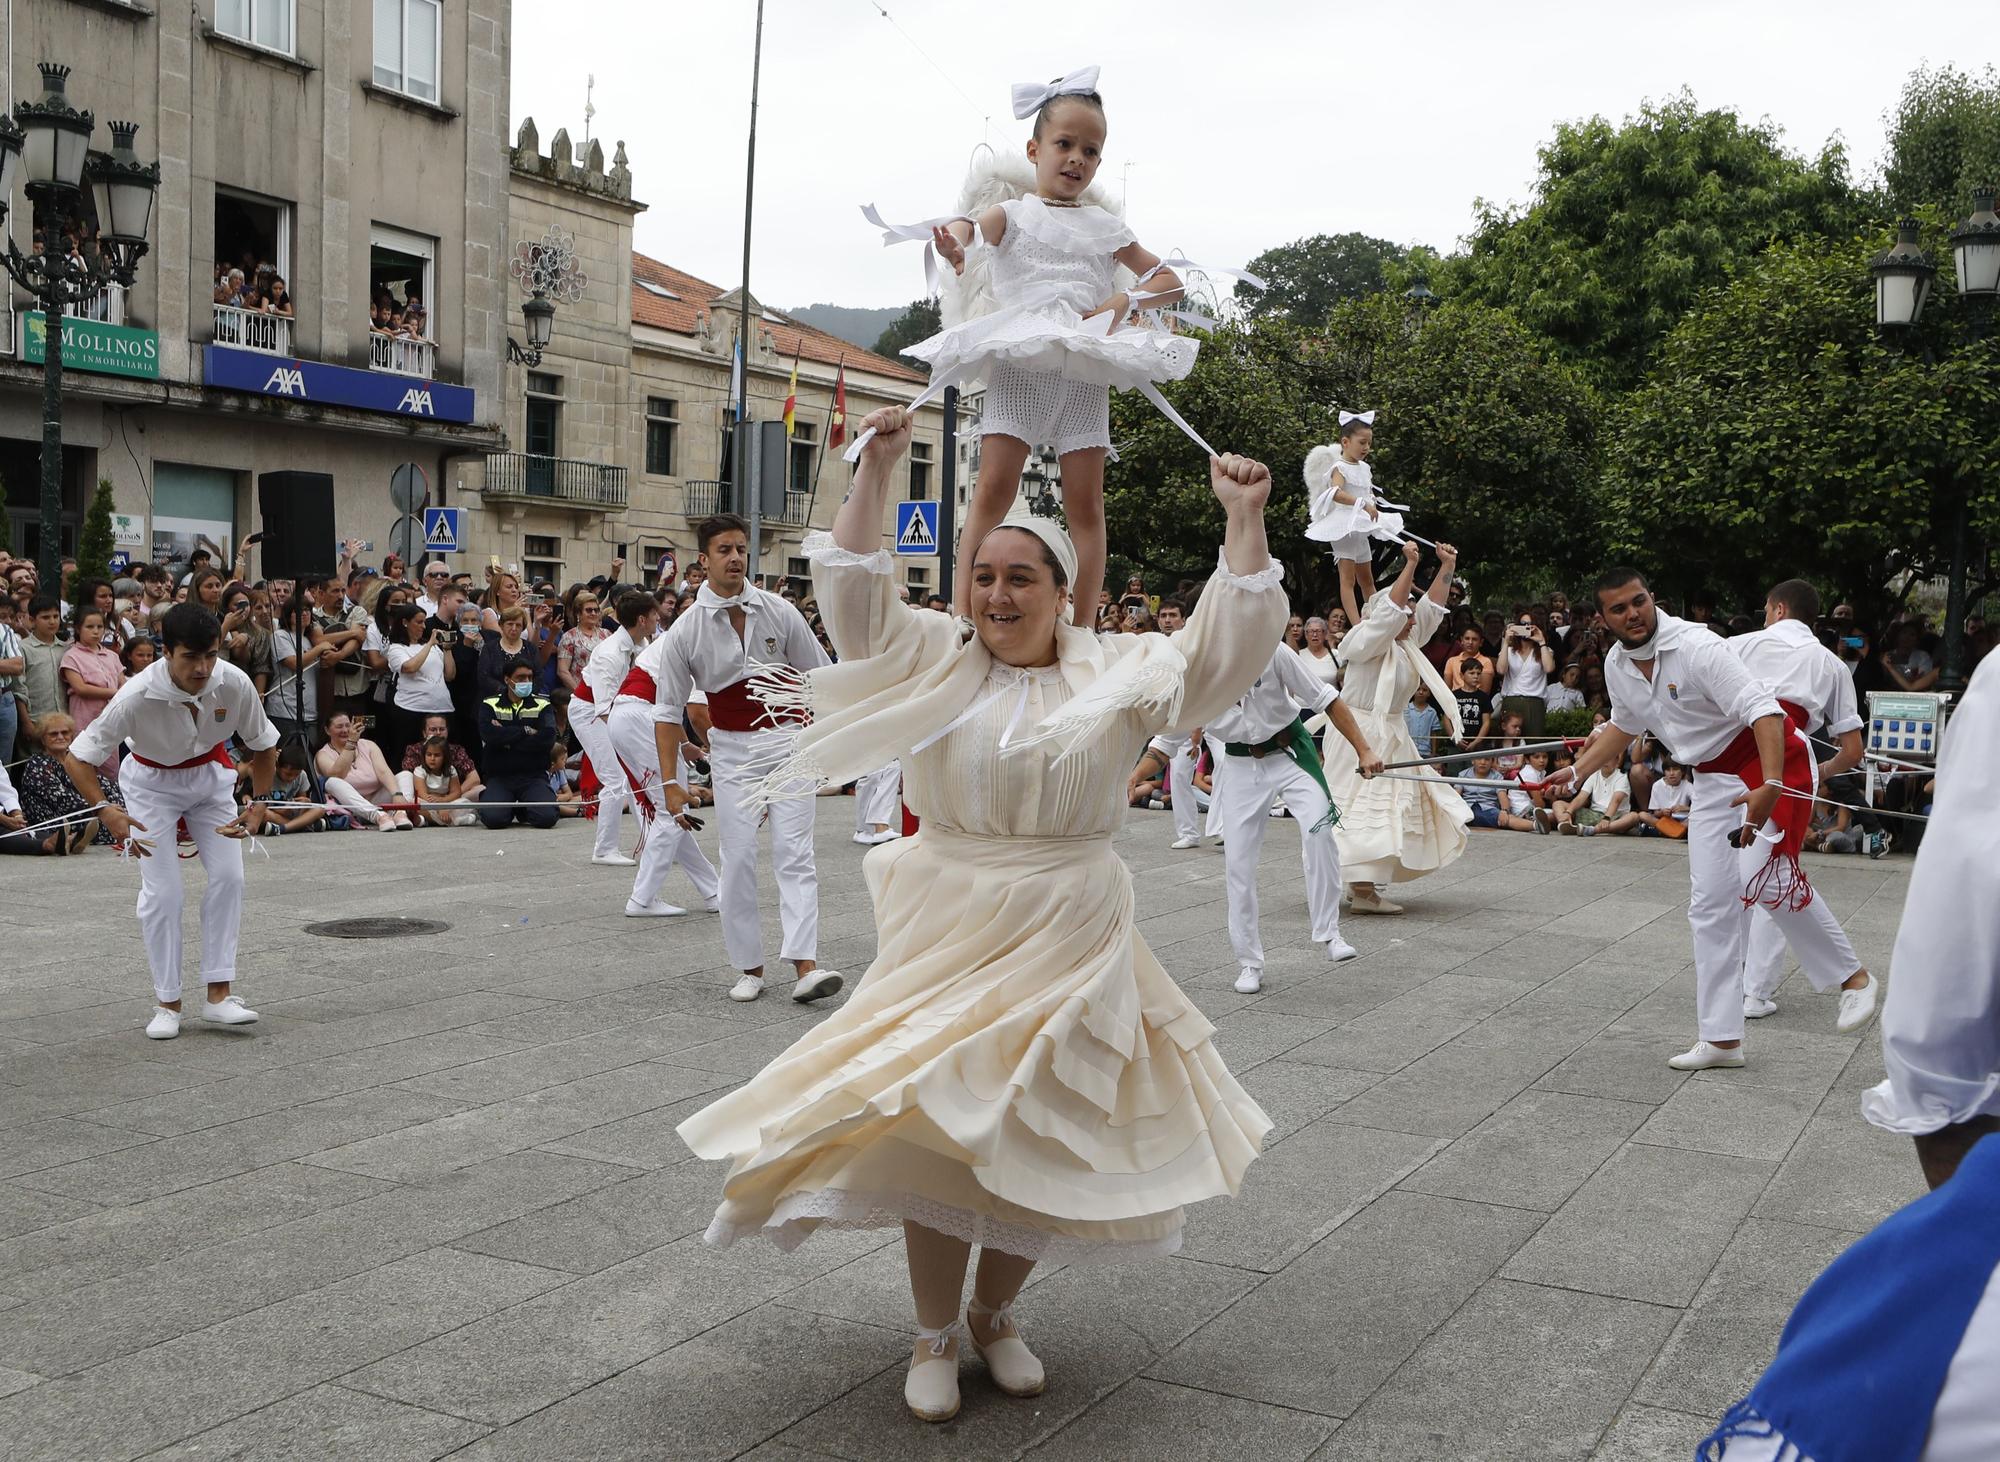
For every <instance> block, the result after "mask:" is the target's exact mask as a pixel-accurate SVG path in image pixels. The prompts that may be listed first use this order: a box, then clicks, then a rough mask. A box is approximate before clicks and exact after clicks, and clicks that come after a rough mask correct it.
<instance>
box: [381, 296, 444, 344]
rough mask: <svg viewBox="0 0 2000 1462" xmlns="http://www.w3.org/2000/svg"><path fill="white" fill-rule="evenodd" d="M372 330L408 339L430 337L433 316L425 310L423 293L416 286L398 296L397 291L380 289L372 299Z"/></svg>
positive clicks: (426, 338) (425, 338)
mask: <svg viewBox="0 0 2000 1462" xmlns="http://www.w3.org/2000/svg"><path fill="white" fill-rule="evenodd" d="M368 333H369V334H371V335H389V336H395V337H399V338H401V339H404V340H428V339H430V338H431V322H430V315H429V313H428V312H427V311H426V310H425V309H424V299H423V296H422V295H420V294H419V293H417V291H416V290H414V289H412V290H408V291H406V293H405V295H404V297H403V298H402V299H397V298H396V295H395V292H394V291H393V290H391V289H388V288H387V287H382V288H378V289H377V290H376V291H375V292H374V294H373V296H371V297H370V299H369V301H368Z"/></svg>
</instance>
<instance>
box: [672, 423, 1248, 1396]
mask: <svg viewBox="0 0 2000 1462" xmlns="http://www.w3.org/2000/svg"><path fill="white" fill-rule="evenodd" d="M908 423H909V418H908V415H907V413H906V412H904V411H903V410H902V409H901V408H893V407H892V408H887V409H885V410H882V411H878V412H876V413H875V414H874V415H872V416H871V417H869V419H868V422H867V425H869V426H870V427H872V428H874V430H875V432H876V436H875V438H874V440H873V441H871V442H870V443H869V444H868V446H867V448H866V450H865V451H864V454H863V456H862V458H861V463H860V466H859V468H858V469H857V471H856V473H855V478H854V487H853V490H852V492H851V493H850V494H849V496H848V499H847V501H846V502H845V503H844V504H843V505H842V507H841V510H840V515H839V517H838V518H837V519H836V520H835V522H834V527H833V532H832V534H831V535H830V536H829V535H824V534H821V535H815V537H814V538H813V539H811V540H808V552H809V554H810V556H811V557H812V558H813V561H814V563H813V569H814V573H813V587H814V592H815V595H816V597H817V599H818V602H819V608H820V613H821V616H822V618H823V620H824V623H825V625H826V627H827V630H828V632H829V634H830V636H831V638H832V640H833V644H834V647H835V649H836V650H837V651H838V652H839V654H840V656H841V661H840V663H839V664H837V665H833V666H830V667H827V668H825V669H822V670H816V671H813V672H811V674H810V675H809V676H807V677H806V679H805V685H804V687H803V690H802V691H797V692H795V693H797V694H799V695H800V696H801V698H802V700H803V701H804V702H806V703H807V704H809V705H810V706H811V708H812V710H813V713H814V722H813V725H812V726H811V727H810V728H809V729H808V730H807V731H806V732H804V733H802V735H801V737H800V739H799V744H798V745H799V749H798V751H797V753H796V755H795V756H794V758H793V760H792V761H791V762H789V763H787V764H786V765H785V766H783V767H781V768H779V769H777V770H776V771H774V772H773V773H772V774H771V775H770V777H769V778H768V779H767V782H766V786H767V787H768V788H772V789H774V790H773V791H772V792H771V793H770V794H769V795H772V796H777V795H793V794H796V793H798V792H802V791H806V792H809V791H810V790H811V788H812V786H813V785H825V784H832V783H837V782H839V781H842V780H847V779H850V778H851V777H852V776H853V775H854V774H855V771H856V770H857V769H859V770H862V771H865V770H867V769H869V768H872V767H875V766H879V765H881V764H882V763H883V762H884V761H885V760H887V759H888V758H889V757H892V756H900V757H901V758H902V765H903V776H904V798H905V800H906V801H907V802H908V804H909V806H910V808H911V810H912V811H914V812H916V813H917V814H918V816H919V818H920V819H921V823H922V826H921V829H920V831H919V832H918V833H917V834H916V835H915V836H914V837H910V838H904V839H899V840H898V841H896V842H893V843H888V844H885V845H883V846H881V847H878V848H876V849H875V850H874V851H873V852H871V853H870V854H869V855H868V859H867V863H866V865H865V867H866V871H867V876H868V884H869V892H870V894H871V896H872V898H873V901H874V905H875V915H876V923H877V927H878V930H879V954H878V956H877V958H876V961H875V963H874V965H873V966H872V967H871V968H870V969H869V971H868V972H867V974H866V975H865V976H863V978H862V980H861V982H860V984H859V986H858V987H857V988H856V990H855V992H854V994H853V996H852V998H850V999H849V1000H848V1002H847V1003H846V1005H844V1006H843V1007H842V1008H841V1009H839V1010H838V1011H836V1012H835V1013H834V1014H833V1015H832V1016H831V1017H830V1018H828V1019H827V1020H826V1021H825V1022H824V1023H822V1024H821V1025H819V1026H818V1027H816V1028H815V1029H814V1030H812V1031H811V1032H810V1033H808V1034H807V1035H805V1036H804V1037H802V1038H801V1039H800V1040H799V1041H798V1042H797V1043H796V1044H794V1045H793V1046H792V1048H791V1049H790V1050H788V1051H786V1052H785V1053H784V1054H783V1055H782V1056H780V1057H778V1059H777V1060H775V1061H773V1062H772V1063H771V1064H770V1065H769V1066H767V1067H766V1068H765V1069H764V1070H763V1071H762V1072H760V1073H759V1074H758V1075H756V1076H755V1077H753V1078H752V1079H751V1080H750V1081H749V1082H748V1083H747V1084H746V1085H744V1086H743V1087H741V1088H739V1089H738V1090H736V1091H735V1092H732V1093H731V1094H730V1095H728V1096H726V1097H724V1098H723V1099H722V1100H721V1101H718V1102H716V1103H715V1104H714V1105H712V1106H710V1107H708V1108H706V1109H705V1110H703V1111H701V1112H699V1113H697V1114H695V1115H694V1116H693V1117H690V1118H689V1119H688V1120H687V1121H686V1122H684V1123H683V1124H682V1125H681V1127H680V1129H679V1130H680V1135H681V1136H682V1138H683V1139H684V1140H685V1141H686V1142H687V1144H688V1146H689V1147H691V1148H692V1149H693V1150H694V1151H695V1152H696V1153H697V1154H699V1155H700V1156H702V1157H705V1158H727V1159H729V1161H730V1172H729V1176H728V1179H727V1181H726V1182H725V1184H724V1187H723V1203H722V1206H721V1208H720V1209H718V1210H717V1212H716V1215H715V1220H714V1222H713V1223H712V1224H711V1225H710V1226H709V1230H708V1235H707V1237H708V1239H709V1241H710V1242H711V1243H715V1244H721V1245H726V1244H729V1243H732V1242H733V1241H735V1240H736V1239H738V1238H741V1237H744V1236H746V1235H754V1234H758V1233H762V1234H764V1235H766V1236H767V1237H769V1238H770V1239H772V1240H773V1241H774V1242H776V1243H777V1244H778V1245H779V1247H781V1248H784V1249H790V1248H793V1247H795V1246H796V1245H798V1244H799V1243H801V1242H803V1241H804V1240H805V1238H806V1237H807V1236H808V1235H810V1234H811V1233H812V1232H813V1231H814V1230H815V1229H816V1228H818V1227H819V1226H820V1225H821V1224H832V1225H835V1226H847V1227H893V1226H898V1225H900V1226H901V1227H902V1229H903V1231H904V1235H905V1239H906V1243H907V1248H908V1256H909V1264H910V1285H911V1289H912V1292H913V1294H914V1296H915V1300H916V1312H917V1322H918V1326H919V1329H918V1337H919V1338H918V1342H917V1346H916V1348H915V1350H914V1352H913V1354H912V1359H911V1371H910V1375H909V1378H908V1380H907V1382H906V1386H905V1396H906V1399H907V1400H908V1402H909V1404H910V1407H911V1409H912V1410H913V1411H914V1412H916V1414H917V1415H919V1416H921V1417H923V1418H924V1419H926V1420H932V1421H942V1420H944V1419H945V1418H947V1417H948V1416H950V1415H952V1414H954V1413H955V1412H956V1411H957V1409H958V1361H957V1341H956V1335H957V1332H958V1328H959V1319H958V1305H959V1299H960V1294H961V1291H962V1289H963V1287H964V1279H965V1270H966V1265H967V1260H968V1256H969V1250H970V1246H971V1245H972V1244H978V1245H980V1246H981V1249H982V1252H981V1255H980V1259H979V1265H978V1269H977V1272H976V1275H975V1277H974V1284H973V1303H972V1307H971V1310H970V1313H969V1316H968V1319H969V1321H970V1335H971V1339H972V1342H973V1345H974V1347H975V1348H976V1349H978V1350H979V1351H980V1352H981V1354H982V1355H983V1356H984V1357H985V1360H986V1364H987V1369H988V1371H989V1372H990V1373H991V1374H992V1376H993V1379H994V1381H995V1382H996V1384H998V1385H999V1386H1000V1388H1001V1389H1002V1390H1005V1391H1007V1392H1009V1393H1010V1394H1015V1395H1034V1394H1036V1393H1038V1392H1039V1391H1040V1390H1041V1389H1042V1384H1043V1377H1042V1367H1041V1363H1040V1362H1039V1361H1037V1360H1036V1359H1035V1358H1034V1356H1033V1355H1032V1353H1030V1352H1029V1350H1028V1348H1027V1346H1026V1345H1025V1343H1023V1342H1022V1340H1021V1339H1020V1335H1019V1332H1018V1330H1017V1329H1016V1328H1015V1326H1014V1324H1013V1321H1012V1318H1011V1315H1010V1309H1011V1305H1012V1302H1013V1299H1014V1296H1015V1295H1016V1293H1018V1292H1019V1290H1020V1288H1021V1285H1022V1283H1023V1282H1024V1281H1025V1280H1026V1278H1027V1275H1028V1272H1029V1270H1030V1269H1032V1268H1033V1267H1034V1265H1035V1264H1036V1263H1037V1262H1041V1261H1044V1260H1046V1261H1049V1262H1053V1263H1064V1264H1075V1263H1084V1262H1092V1261H1097V1262H1104V1261H1112V1260H1120V1259H1132V1258H1139V1257H1143V1256H1148V1255H1156V1254H1167V1253H1171V1252H1173V1250H1175V1249H1176V1248H1178V1247H1179V1244H1180V1238H1181V1221H1182V1216H1181V1211H1182V1208H1183V1206H1184V1205H1185V1204H1189V1203H1194V1202H1198V1201H1200V1200H1202V1199H1204V1198H1214V1197H1219V1196H1221V1195H1223V1194H1234V1193H1235V1192H1236V1191H1237V1189H1238V1188H1239V1186H1240V1185H1241V1183H1242V1180H1243V1173H1244V1170H1245V1169H1246V1168H1247V1167H1248V1166H1249V1164H1250V1162H1251V1160H1252V1159H1253V1158H1255V1157H1256V1155H1257V1152H1258V1149H1259V1147H1260V1146H1261V1144H1262V1142H1263V1138H1264V1135H1265V1133H1266V1132H1267V1131H1268V1130H1269V1129H1270V1125H1271V1124H1270V1121H1269V1119H1268V1118H1266V1117H1265V1115H1264V1113H1263V1112H1262V1111H1261V1110H1260V1109H1259V1108H1258V1106H1257V1104H1256V1103H1255V1102H1254V1101H1252V1100H1251V1099H1250V1097H1249V1096H1248V1095H1247V1094H1246V1093H1245V1092H1244V1090H1243V1088H1242V1087H1241V1086H1240V1085H1238V1083H1237V1082H1236V1080H1235V1078H1233V1077H1232V1076H1231V1075H1230V1074H1229V1072H1228V1070H1227V1069H1226V1068H1225V1067H1224V1065H1223V1063H1222V1059H1221V1057H1220V1056H1218V1055H1217V1054H1216V1051H1215V1048H1214V1046H1213V1045H1212V1044H1211V1042H1210V1037H1211V1035H1212V1034H1213V1031H1214V1028H1213V1027H1212V1026H1211V1025H1210V1024H1209V1022H1208V1021H1207V1020H1206V1019H1205V1018H1204V1017H1203V1016H1202V1014H1201V1013H1200V1011H1198V1010H1197V1009H1195V1007H1194V1006H1193V1005H1192V1004H1191V1003H1190V1002H1189V1001H1188V999H1187V998H1186V997H1185V996H1184V995H1183V994H1182V993H1181V992H1180V990H1179V989H1178V987H1176V986H1175V984H1174V982H1173V981H1172V980H1171V979H1170V978H1169V977H1168V975H1167V973H1166V971H1165V970H1164V969H1162V968H1161V966H1160V964H1159V962H1158V961H1157V960H1156V959H1154V957H1153V955H1152V952H1151V951H1150V950H1148V949H1147V947H1146V944H1145V941H1144V940H1142V939H1141V938H1140V937H1139V935H1138V932H1137V930H1136V929H1135V928H1134V925H1133V886H1132V878H1131V874H1130V872H1129V871H1128V870H1127V869H1126V867H1125V865H1124V863H1123V862H1121V861H1120V860H1119V858H1118V856H1117V854H1116V853H1115V852H1114V851H1113V850H1112V846H1111V839H1112V836H1113V834H1114V833H1115V832H1116V831H1117V828H1118V824H1119V821H1120V819H1121V817H1122V815H1123V813H1124V809H1125V779H1126V775H1127V773H1128V772H1129V770H1130V769H1131V766H1132V763H1133V762H1134V760H1135V759H1136V758H1137V756H1138V754H1139V749H1140V747H1142V746H1143V745H1144V744H1145V743H1146V741H1147V739H1148V738H1149V737H1151V736H1153V735H1154V734H1156V733H1159V732H1162V731H1172V730H1175V729H1178V728H1182V727H1187V726H1193V725H1197V724H1199V723H1201V722H1202V721H1204V720H1206V719H1207V718H1209V717H1211V716H1214V715H1218V714H1220V713H1221V712H1222V711H1223V710H1224V709H1225V708H1226V707H1227V706H1229V705H1230V704H1231V703H1232V702H1234V701H1235V700H1236V698H1237V697H1239V696H1240V695H1241V694H1242V693H1243V692H1244V691H1245V690H1246V689H1248V687H1249V684H1250V681H1251V679H1252V678H1253V677H1254V676H1255V675H1256V673H1257V672H1258V670H1260V669H1261V668H1262V667H1263V666H1264V665H1265V664H1266V663H1268V662H1269V660H1270V657H1271V650H1272V647H1273V646H1275V645H1276V644H1277V642H1278V636H1279V633H1280V632H1281V631H1282V629H1283V628H1284V624H1285V617H1286V608H1287V606H1286V601H1285V596H1284V594H1283V592H1282V590H1281V587H1280V582H1279V581H1280V578H1281V575H1282V570H1281V569H1280V568H1279V566H1278V565H1277V564H1275V563H1274V562H1272V560H1271V557H1270V554H1269V552H1268V551H1267V548H1266V545H1265V538H1264V521H1263V509H1264V502H1265V499H1266V497H1267V496H1268V494H1269V490H1270V478H1269V474H1268V473H1267V472H1266V471H1265V469H1264V468H1263V467H1262V466H1260V465H1258V464H1256V463H1253V462H1248V461H1246V460H1244V459H1241V458H1234V457H1228V458H1220V459H1216V460H1215V461H1214V462H1212V463H1211V465H1210V477H1211V480H1212V483H1213V486H1214V489H1215V493H1216V496H1217V498H1218V499H1219V500H1220V501H1221V502H1222V504H1223V505H1224V507H1225V508H1226V510H1227V513H1228V524H1229V527H1228V536H1227V539H1226V540H1225V542H1224V545H1223V551H1222V558H1223V562H1222V565H1221V566H1220V567H1219V568H1218V570H1217V573H1216V575H1215V577H1214V578H1213V579H1211V580H1210V581H1209V584H1208V587H1207V589H1206V591H1205V592H1204V593H1203V595H1202V597H1201V607H1200V609H1199V610H1198V611H1197V613H1196V614H1195V615H1194V617H1193V619H1192V620H1191V621H1190V622H1189V624H1188V626H1187V628H1186V629H1184V630H1182V631H1181V632H1180V634H1178V635H1177V636H1175V637H1174V639H1173V640H1172V642H1171V643H1170V642H1169V641H1168V640H1167V639H1166V637H1164V636H1162V635H1157V634H1149V635H1135V636H1109V637H1103V638H1100V637H1098V636H1095V635H1091V634H1088V633H1086V632H1084V631H1081V630H1078V629H1075V628H1072V627H1071V626H1070V625H1069V623H1068V613H1067V604H1066V601H1067V592H1066V588H1065V585H1066V583H1067V580H1068V576H1069V575H1070V574H1072V573H1074V571H1075V556H1074V555H1075V549H1074V548H1073V547H1072V546H1071V545H1070V544H1069V541H1068V539H1067V537H1065V536H1064V535H1063V534H1062V532H1061V530H1060V529H1059V528H1056V527H1055V526H1054V525H1053V524H1051V523H1049V522H1047V521H1046V520H1041V519H1009V520H1008V521H1007V522H1005V523H1003V524H1002V526H1001V527H999V528H997V529H995V530H994V531H993V532H992V533H990V534H988V535H987V537H986V538H985V539H984V540H983V541H982V542H980V543H977V544H968V545H966V552H965V554H964V555H963V558H962V562H961V569H962V571H966V572H969V576H970V582H971V602H972V611H973V614H972V626H971V630H972V632H971V633H968V631H967V626H966V624H965V622H964V621H961V620H954V619H950V618H947V617H946V616H944V615H940V614H935V613H930V612H927V611H919V610H912V609H911V608H910V607H909V606H908V605H906V604H903V603H901V602H900V600H899V598H898V596H897V593H896V578H895V576H894V573H893V561H892V560H891V558H890V556H889V555H888V554H887V553H886V552H883V551H881V548H880V545H881V542H882V515H883V508H884V503H885V501H886V499H887V485H888V481H889V478H890V475H891V469H892V468H893V467H894V465H895V463H896V461H897V459H898V458H899V457H900V456H901V455H902V453H903V451H904V449H905V448H906V446H907V445H908V441H909V430H908Z"/></svg>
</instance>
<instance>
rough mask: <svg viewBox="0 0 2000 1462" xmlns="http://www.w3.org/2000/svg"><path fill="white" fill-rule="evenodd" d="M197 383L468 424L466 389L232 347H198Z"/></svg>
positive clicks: (469, 402)
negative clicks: (200, 350) (200, 368)
mask: <svg viewBox="0 0 2000 1462" xmlns="http://www.w3.org/2000/svg"><path fill="white" fill-rule="evenodd" d="M202 379H203V380H204V381H205V382H206V383H207V384H209V385H211V386H222V387H224V388H226V389H228V390H231V391H254V392H255V393H256V394H258V395H259V396H282V397H284V398H286V399H288V400H292V401H317V402H319V403H320V404H321V405H324V406H352V407H356V408H358V409H360V410H362V411H386V412H389V413H391V414H393V415H396V416H422V417H428V418H430V419H431V420H434V421H461V422H469V421H471V420H472V402H473V397H472V389H471V388H470V387H468V386H453V385H449V384H447V383H445V382H443V381H424V380H419V379H417V378H416V377H415V376H397V375H390V374H388V373H387V372H383V371H360V370H355V369H354V368H353V367H352V366H337V365H328V364H327V363H326V362H324V361H318V360H293V359H291V358H289V357H287V356H282V355H265V354H264V353H263V352H262V351H256V350H239V349H237V348H236V347H235V346H232V345H209V346H205V347H203V371H202Z"/></svg>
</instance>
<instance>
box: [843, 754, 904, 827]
mask: <svg viewBox="0 0 2000 1462" xmlns="http://www.w3.org/2000/svg"><path fill="white" fill-rule="evenodd" d="M877 823H881V824H882V825H883V826H884V827H890V828H895V829H896V830H897V831H899V832H900V831H901V830H902V826H903V764H902V763H901V762H899V761H892V762H890V763H889V765H887V766H886V767H883V768H882V770H881V771H879V772H870V773H869V774H868V775H867V776H865V777H863V778H862V779H861V780H860V781H858V782H856V783H855V784H854V830H855V831H856V832H858V833H871V832H873V831H875V824H877Z"/></svg>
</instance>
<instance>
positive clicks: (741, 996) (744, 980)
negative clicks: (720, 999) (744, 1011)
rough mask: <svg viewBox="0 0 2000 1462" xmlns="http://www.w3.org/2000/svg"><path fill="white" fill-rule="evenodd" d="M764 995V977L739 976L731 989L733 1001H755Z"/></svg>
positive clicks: (730, 995)
mask: <svg viewBox="0 0 2000 1462" xmlns="http://www.w3.org/2000/svg"><path fill="white" fill-rule="evenodd" d="M763 993H764V977H763V976H762V975H739V976H738V977H737V979H736V983H735V984H733V985H731V986H730V987H729V998H730V999H731V1000H755V999H756V998H757V997H758V996H759V995H762V994H763Z"/></svg>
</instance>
